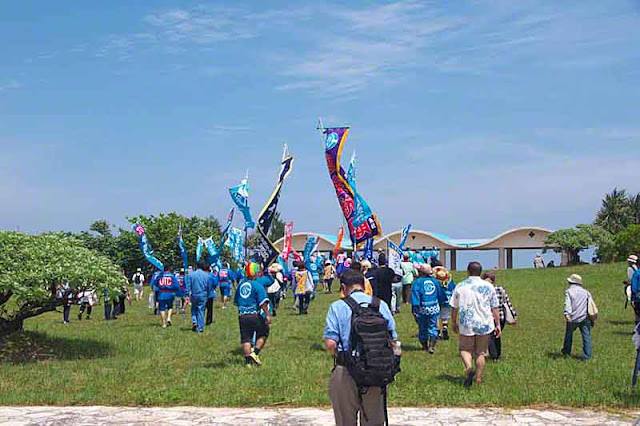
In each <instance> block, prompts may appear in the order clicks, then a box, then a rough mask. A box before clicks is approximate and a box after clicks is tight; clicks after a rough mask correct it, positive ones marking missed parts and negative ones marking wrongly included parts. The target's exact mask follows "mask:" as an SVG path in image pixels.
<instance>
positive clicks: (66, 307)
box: [62, 303, 71, 322]
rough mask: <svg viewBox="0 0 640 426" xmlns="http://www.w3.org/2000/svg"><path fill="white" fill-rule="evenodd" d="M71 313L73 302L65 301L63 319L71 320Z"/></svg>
mask: <svg viewBox="0 0 640 426" xmlns="http://www.w3.org/2000/svg"><path fill="white" fill-rule="evenodd" d="M70 313H71V303H65V304H64V305H63V306H62V320H63V321H64V322H69V314H70Z"/></svg>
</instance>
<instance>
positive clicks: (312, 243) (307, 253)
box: [302, 235, 318, 263]
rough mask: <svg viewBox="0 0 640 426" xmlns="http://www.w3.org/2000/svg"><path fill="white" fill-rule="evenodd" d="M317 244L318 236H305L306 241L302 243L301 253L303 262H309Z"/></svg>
mask: <svg viewBox="0 0 640 426" xmlns="http://www.w3.org/2000/svg"><path fill="white" fill-rule="evenodd" d="M317 244H318V237H316V236H313V235H309V236H308V237H307V243H306V244H305V245H304V252H303V254H302V258H303V259H304V263H309V262H311V253H313V250H314V249H315V247H316V245H317Z"/></svg>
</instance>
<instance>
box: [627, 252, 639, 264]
mask: <svg viewBox="0 0 640 426" xmlns="http://www.w3.org/2000/svg"><path fill="white" fill-rule="evenodd" d="M627 262H631V263H638V256H636V255H635V254H630V255H629V257H627Z"/></svg>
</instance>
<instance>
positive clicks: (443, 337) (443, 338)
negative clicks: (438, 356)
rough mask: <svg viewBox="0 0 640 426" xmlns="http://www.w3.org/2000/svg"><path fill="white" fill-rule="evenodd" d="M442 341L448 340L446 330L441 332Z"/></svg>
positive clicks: (447, 331)
mask: <svg viewBox="0 0 640 426" xmlns="http://www.w3.org/2000/svg"><path fill="white" fill-rule="evenodd" d="M442 340H449V330H447V329H446V328H445V329H443V330H442Z"/></svg>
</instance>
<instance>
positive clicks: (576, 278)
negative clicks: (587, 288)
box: [567, 274, 582, 285]
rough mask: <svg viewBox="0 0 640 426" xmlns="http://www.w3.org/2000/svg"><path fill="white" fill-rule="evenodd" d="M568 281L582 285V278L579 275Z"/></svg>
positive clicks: (574, 275) (571, 277) (572, 276)
mask: <svg viewBox="0 0 640 426" xmlns="http://www.w3.org/2000/svg"><path fill="white" fill-rule="evenodd" d="M567 281H568V282H569V283H571V284H578V285H582V277H581V276H580V275H578V274H571V276H570V277H569V278H567Z"/></svg>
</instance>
